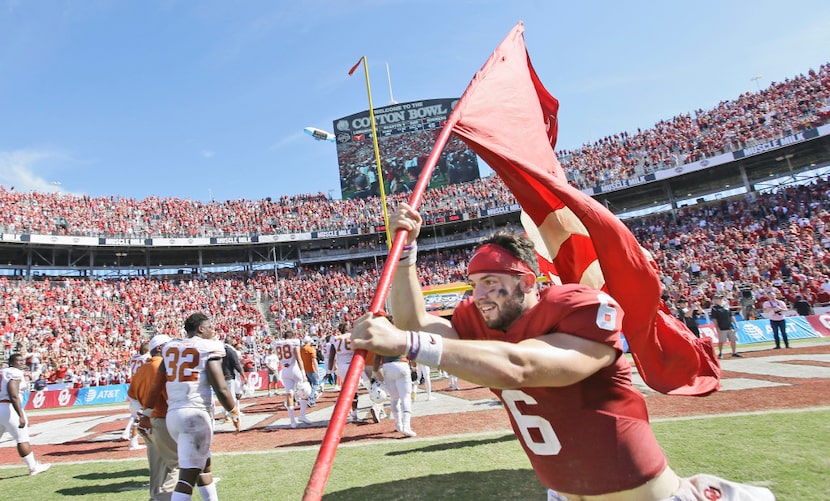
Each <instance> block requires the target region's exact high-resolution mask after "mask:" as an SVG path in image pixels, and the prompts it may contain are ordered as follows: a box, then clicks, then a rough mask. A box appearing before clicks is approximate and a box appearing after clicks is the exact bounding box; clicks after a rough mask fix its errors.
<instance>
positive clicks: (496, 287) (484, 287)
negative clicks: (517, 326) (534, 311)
mask: <svg viewBox="0 0 830 501" xmlns="http://www.w3.org/2000/svg"><path fill="white" fill-rule="evenodd" d="M470 285H472V287H473V300H474V301H475V304H476V307H477V308H478V311H479V312H480V313H481V316H482V317H484V323H485V324H486V325H487V327H489V328H491V329H496V330H507V329H508V327H510V325H511V324H512V323H513V322H514V321H516V319H518V318H519V317H520V316H522V313H523V312H524V299H525V295H524V293H523V292H522V288H521V277H517V276H515V275H507V274H502V273H476V274H473V275H470Z"/></svg>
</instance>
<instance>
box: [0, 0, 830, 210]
mask: <svg viewBox="0 0 830 501" xmlns="http://www.w3.org/2000/svg"><path fill="white" fill-rule="evenodd" d="M519 20H523V21H524V22H525V28H526V32H525V39H526V41H527V46H528V50H529V52H530V55H531V58H532V60H533V63H534V66H535V67H536V70H537V72H538V73H539V75H540V77H541V79H542V81H543V82H544V83H545V85H546V86H547V88H548V89H549V90H550V91H551V93H553V94H554V95H555V96H556V97H557V98H558V99H559V100H560V103H561V108H560V136H559V138H560V139H559V144H558V148H575V147H578V146H580V145H581V144H583V143H589V142H591V141H593V140H596V139H598V138H601V137H603V136H606V135H609V134H613V133H616V132H621V131H626V130H627V131H632V130H635V129H636V128H637V127H642V128H646V127H651V126H652V125H653V124H654V123H655V122H657V121H658V120H660V119H662V118H670V117H672V116H675V115H677V114H680V113H686V112H691V111H693V110H694V109H697V108H704V109H705V108H710V107H712V106H714V105H716V104H717V103H718V102H719V101H722V100H728V99H734V98H736V97H737V96H738V95H739V94H740V93H742V92H746V91H755V90H757V88H758V86H760V87H761V88H763V87H765V86H767V85H769V83H770V82H772V81H782V80H784V79H785V78H788V77H793V76H795V75H798V74H799V73H806V72H807V70H809V69H810V68H817V67H818V66H819V65H821V64H822V63H825V62H828V61H830V30H828V26H830V2H827V1H824V0H804V1H801V2H796V3H786V2H780V1H766V0H755V1H711V0H698V1H694V2H680V1H668V2H658V1H628V2H617V1H614V2H611V1H608V2H590V1H588V2H562V1H558V0H545V1H529V0H525V1H523V0H515V1H505V0H480V1H472V0H469V1H454V0H437V1H432V0H421V1H415V0H398V1H394V0H350V1H348V2H345V1H323V0H318V1H314V2H310V1H308V2H307V1H293V2H288V1H245V2H229V1H218V0H217V1H195V0H181V1H178V0H145V1H138V0H134V1H120V0H74V1H68V0H67V1H61V0H43V1H23V0H0V184H2V185H4V186H6V187H7V188H8V187H10V186H14V187H15V189H17V190H20V191H29V190H38V191H54V190H60V191H65V192H71V193H79V194H80V193H85V194H89V195H92V196H110V195H120V196H123V197H131V198H139V199H143V198H145V197H148V196H162V197H181V198H191V199H198V200H209V199H210V197H212V198H213V199H216V200H226V199H240V198H245V199H252V200H256V199H262V198H265V197H269V196H270V197H279V196H282V195H291V194H300V193H317V192H323V193H328V192H329V190H331V191H332V194H333V195H334V196H335V197H339V196H340V187H339V180H338V171H337V156H336V153H335V147H334V145H333V144H332V143H327V142H319V141H315V140H314V139H312V138H311V137H310V136H308V135H306V134H304V133H303V132H302V130H303V128H304V127H306V126H314V127H319V128H322V129H325V130H331V129H332V126H331V123H332V120H334V119H335V118H339V117H342V116H345V115H350V114H352V113H356V112H359V111H363V110H365V109H367V108H368V103H367V98H366V86H365V81H364V79H363V76H362V73H357V74H355V76H354V77H349V76H348V75H347V71H348V70H349V68H350V67H351V66H352V65H353V64H354V63H355V62H356V61H357V60H358V59H359V58H360V57H361V56H363V55H366V56H367V58H368V61H369V71H370V74H371V87H372V95H373V100H374V104H375V106H383V105H385V104H387V103H388V102H389V86H388V83H387V75H386V66H385V65H386V64H387V63H388V64H389V68H390V72H391V80H392V87H393V91H394V98H395V100H397V101H399V102H406V101H414V100H420V99H430V98H444V97H457V96H460V95H461V93H462V92H463V91H464V89H465V88H466V86H467V84H468V83H469V81H470V79H471V78H472V76H473V75H474V74H475V72H476V71H477V70H478V69H479V68H480V67H481V65H482V64H483V63H484V61H485V60H486V59H487V57H488V56H489V54H490V53H491V52H492V50H493V49H494V48H495V47H496V45H497V44H498V43H499V41H501V39H502V38H504V36H505V35H506V34H507V33H508V32H509V31H510V29H511V28H512V27H513V26H514V25H515V23H516V22H517V21H519ZM755 76H760V77H761V78H760V79H758V80H752V78H753V77H755ZM482 170H483V172H485V173H486V172H487V169H482Z"/></svg>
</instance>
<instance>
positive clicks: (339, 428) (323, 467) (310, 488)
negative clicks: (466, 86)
mask: <svg viewBox="0 0 830 501" xmlns="http://www.w3.org/2000/svg"><path fill="white" fill-rule="evenodd" d="M463 99H464V97H463V96H462V97H461V99H460V100H459V101H458V104H456V107H455V109H454V110H453V112H452V114H450V116H449V118H448V119H447V124H446V125H445V126H444V129H443V130H442V131H441V134H440V135H439V136H438V139H437V140H436V141H435V146H433V147H432V152H431V153H430V154H429V157H428V158H427V161H426V164H425V165H424V168H423V170H422V171H421V175H420V176H419V177H418V182H417V183H416V184H415V188H414V189H413V190H412V196H411V197H410V199H409V205H410V206H411V207H412V208H413V209H417V208H418V206H419V205H420V204H421V198H422V197H423V195H424V191H426V187H427V185H428V184H429V180H430V178H431V177H432V171H433V170H435V165H436V164H437V163H438V157H439V156H440V155H441V151H443V149H444V146H445V145H446V144H447V141H449V139H450V134H451V133H452V129H453V126H454V125H455V123H456V122H457V121H458V118H457V117H456V111H457V110H458V109H459V108H460V106H459V105H460V104H461V101H463ZM406 234H407V232H406V231H404V230H401V231H398V232H397V233H396V234H395V238H394V240H393V242H392V248H391V249H389V255H388V256H387V257H386V264H384V266H383V272H382V273H381V275H380V279H379V280H378V288H377V290H376V291H375V297H374V298H373V299H372V304H371V305H370V306H369V311H370V312H371V313H372V314H374V315H379V314H382V312H383V310H382V308H383V304H384V303H385V302H386V295H387V294H388V293H389V288H390V286H391V284H392V276H393V275H394V274H395V269H396V267H397V264H398V260H399V259H400V258H401V253H402V252H403V246H404V243H405V242H406ZM365 365H366V350H355V352H354V358H352V363H351V366H350V367H349V372H348V373H347V374H346V379H345V380H344V381H343V386H342V387H341V389H340V396H339V397H337V403H336V404H335V405H334V411H333V412H332V415H331V421H329V426H328V429H327V430H326V435H325V436H324V437H323V443H322V444H321V445H320V452H318V453H317V460H316V461H315V463H314V468H313V469H312V470H311V476H310V477H309V479H308V484H307V485H306V488H305V494H303V501H318V500H320V499H321V498H322V497H323V491H324V489H325V487H326V481H327V480H328V478H329V472H330V471H331V464H332V462H333V461H334V454H335V453H336V452H337V446H338V445H339V444H340V438H341V437H342V436H343V428H344V427H345V425H346V416H347V414H348V412H349V411H350V410H351V405H352V399H353V398H354V395H355V393H356V392H357V384H358V382H359V381H360V373H361V372H363V368H364V367H365Z"/></svg>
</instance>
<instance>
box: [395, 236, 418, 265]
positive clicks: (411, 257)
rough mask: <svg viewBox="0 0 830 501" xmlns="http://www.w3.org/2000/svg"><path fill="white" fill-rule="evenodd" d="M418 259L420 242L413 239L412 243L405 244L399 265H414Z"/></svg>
mask: <svg viewBox="0 0 830 501" xmlns="http://www.w3.org/2000/svg"><path fill="white" fill-rule="evenodd" d="M417 260H418V242H417V241H413V242H412V243H411V244H409V245H407V246H404V248H403V252H401V259H400V260H399V261H398V266H412V265H414V264H415V262H416V261H417Z"/></svg>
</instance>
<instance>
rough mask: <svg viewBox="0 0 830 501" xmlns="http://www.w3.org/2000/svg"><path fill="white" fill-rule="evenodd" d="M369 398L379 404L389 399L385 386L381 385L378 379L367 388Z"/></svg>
mask: <svg viewBox="0 0 830 501" xmlns="http://www.w3.org/2000/svg"><path fill="white" fill-rule="evenodd" d="M369 399H370V400H371V401H372V402H374V403H376V404H381V403H383V402H386V401H387V400H389V393H387V392H386V387H384V386H383V383H381V382H380V381H375V382H374V383H372V388H371V390H369Z"/></svg>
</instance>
